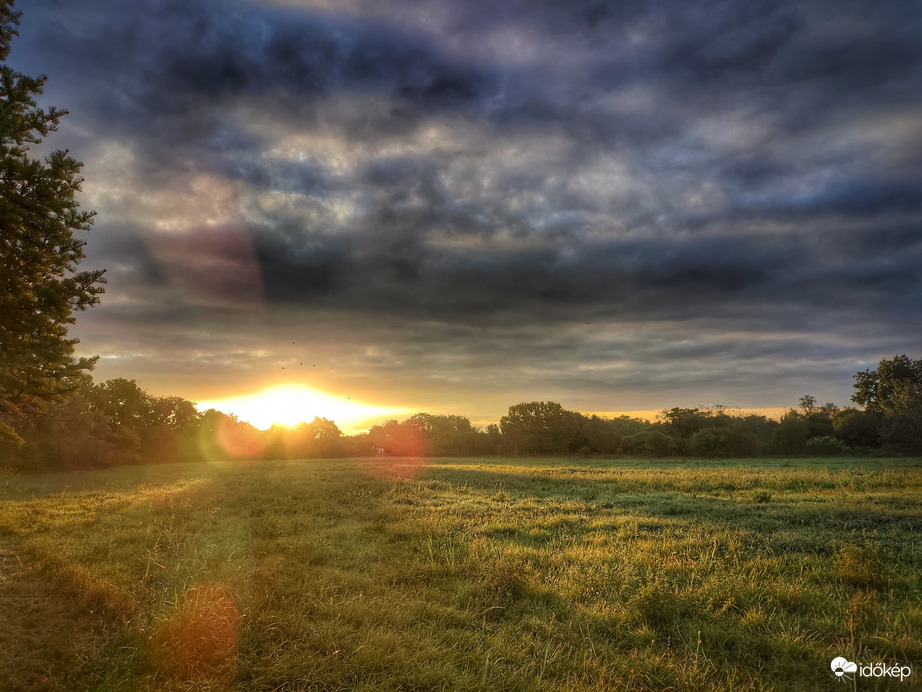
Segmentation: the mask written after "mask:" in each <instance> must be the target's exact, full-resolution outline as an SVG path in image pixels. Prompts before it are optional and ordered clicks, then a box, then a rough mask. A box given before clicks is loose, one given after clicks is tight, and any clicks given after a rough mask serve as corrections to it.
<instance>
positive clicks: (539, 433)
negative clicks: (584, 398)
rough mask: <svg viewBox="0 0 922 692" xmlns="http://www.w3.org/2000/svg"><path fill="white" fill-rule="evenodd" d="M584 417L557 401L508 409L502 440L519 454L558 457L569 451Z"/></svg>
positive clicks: (533, 402)
mask: <svg viewBox="0 0 922 692" xmlns="http://www.w3.org/2000/svg"><path fill="white" fill-rule="evenodd" d="M582 420H584V418H583V416H581V415H579V414H578V413H575V412H573V411H567V410H566V409H565V408H563V407H562V406H561V405H560V404H558V403H557V402H554V401H530V402H527V403H521V404H515V405H514V406H510V407H509V413H508V414H507V415H505V416H503V417H502V418H501V419H500V422H499V425H500V427H501V428H502V431H503V437H505V438H507V439H508V441H509V442H510V443H511V445H512V452H513V454H518V453H520V452H537V453H543V454H546V453H553V454H556V453H559V452H565V451H567V450H568V448H569V446H570V443H571V442H573V440H574V438H575V437H576V434H577V432H579V429H580V427H581V422H582Z"/></svg>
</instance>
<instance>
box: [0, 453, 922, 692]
mask: <svg viewBox="0 0 922 692" xmlns="http://www.w3.org/2000/svg"><path fill="white" fill-rule="evenodd" d="M920 529H922V460H918V459H868V460H860V459H841V458H838V459H813V460H805V459H791V460H783V459H781V460H779V459H761V460H719V461H717V460H714V461H702V460H694V461H686V460H663V461H656V460H654V461H649V460H647V461H639V460H624V459H616V460H598V459H585V460H584V459H550V458H548V459H412V458H372V459H348V460H310V461H280V462H241V461H235V462H218V463H196V464H167V465H156V466H135V467H123V468H117V469H109V470H102V471H91V472H83V473H56V474H36V475H13V474H7V475H5V476H4V477H0V652H3V654H2V655H0V690H20V689H22V690H31V689H52V690H54V689H60V690H74V689H76V690H80V689H88V690H97V689H99V690H139V689H141V690H143V689H150V690H192V689H203V690H204V689H211V690H215V689H218V690H220V689H231V690H538V689H540V690H669V689H674V690H727V691H729V690H734V691H738V690H798V691H802V690H826V689H828V690H837V689H862V690H873V689H899V690H911V689H920V688H922V686H920V680H922V636H920V633H922V580H920V574H922V538H920ZM837 656H844V657H846V658H848V660H850V661H856V662H858V663H876V662H884V663H887V664H894V663H899V664H902V665H909V666H911V667H912V670H913V674H912V677H911V678H909V679H908V680H904V681H902V682H901V681H899V680H893V679H892V678H888V679H874V678H861V679H860V680H857V679H856V680H851V681H850V682H849V684H848V686H847V687H846V686H845V685H843V684H842V681H841V680H839V679H837V678H836V676H835V675H834V674H833V673H832V671H831V669H830V661H831V660H832V659H833V658H835V657H837Z"/></svg>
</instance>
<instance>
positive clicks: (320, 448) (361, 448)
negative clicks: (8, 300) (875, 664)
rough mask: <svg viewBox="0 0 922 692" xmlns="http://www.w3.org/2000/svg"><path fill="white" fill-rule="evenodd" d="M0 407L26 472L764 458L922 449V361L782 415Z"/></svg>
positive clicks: (552, 408) (0, 419)
mask: <svg viewBox="0 0 922 692" xmlns="http://www.w3.org/2000/svg"><path fill="white" fill-rule="evenodd" d="M27 401H28V403H27V404H25V405H20V406H18V407H15V408H12V409H8V410H6V411H5V412H4V413H2V414H0V424H3V425H4V426H6V428H7V429H8V430H10V431H11V432H12V433H13V434H11V435H10V434H8V435H7V436H6V437H5V439H3V440H2V441H0V464H4V465H7V466H15V467H18V468H23V469H33V470H50V469H69V468H95V467H104V466H112V465H117V464H138V463H158V462H173V461H196V460H217V459H300V458H319V457H323V458H335V457H349V456H373V455H382V456H434V457H438V456H509V457H515V456H542V455H557V456H605V457H619V456H622V457H672V456H681V457H707V458H714V457H760V456H766V455H769V456H771V455H775V456H821V457H825V456H838V455H848V454H853V455H919V454H922V359H920V360H913V359H911V358H908V357H907V356H905V355H902V356H894V357H893V358H890V359H886V358H885V359H883V360H881V361H880V363H879V364H878V366H877V368H875V369H874V370H865V371H862V372H858V373H857V374H856V375H855V394H854V395H853V396H852V402H853V403H855V404H857V405H858V406H860V408H859V407H846V408H840V407H838V406H836V405H835V404H833V403H825V404H822V405H820V404H818V402H817V400H816V399H815V397H813V396H810V395H806V396H803V397H801V398H800V400H799V402H798V406H797V407H793V408H790V409H788V410H787V412H786V413H785V414H784V415H782V416H781V417H780V419H773V418H769V417H767V416H764V415H759V414H754V413H745V412H739V411H731V410H729V409H727V408H725V407H722V406H714V407H700V408H679V407H676V408H671V409H667V410H664V411H662V412H661V413H660V414H659V416H658V417H657V419H656V420H654V421H649V420H642V419H639V418H631V417H629V416H620V417H616V418H607V417H603V416H598V415H592V414H590V415H586V414H583V413H579V412H576V411H570V410H568V409H565V408H564V407H563V406H562V405H561V404H559V403H556V402H552V401H531V402H522V403H518V404H515V405H513V406H510V407H509V410H508V412H507V414H506V415H504V416H503V417H502V418H501V419H500V421H499V422H498V423H494V424H490V425H487V426H485V427H476V426H474V425H472V424H471V422H470V420H469V419H468V418H465V417H464V416H457V415H436V414H430V413H418V414H416V415H414V416H411V417H409V418H407V419H405V420H403V421H398V420H389V421H386V422H384V423H381V424H379V425H375V426H373V427H372V428H371V429H370V430H368V431H367V432H364V433H360V434H356V435H345V434H343V432H342V431H341V430H340V429H339V427H338V426H337V425H336V423H335V422H334V421H331V420H328V419H326V418H314V419H313V420H312V421H311V422H305V423H302V424H300V425H297V426H294V427H285V426H274V427H272V428H270V429H269V430H265V431H262V430H257V429H256V428H254V427H253V426H251V425H250V424H249V423H246V422H245V421H240V420H238V419H237V418H236V417H234V416H232V415H228V414H226V413H222V412H220V411H216V410H213V409H211V410H208V411H204V412H199V411H198V410H196V408H195V406H194V404H193V403H192V402H190V401H188V400H186V399H183V398H182V397H178V396H163V397H157V396H152V395H150V394H148V393H146V392H145V391H144V390H142V389H141V388H140V387H139V386H138V384H137V383H136V382H135V381H134V380H126V379H121V378H119V379H113V380H108V381H106V382H103V383H102V384H95V383H93V382H92V381H91V380H90V379H89V378H87V379H86V380H85V381H84V382H83V383H82V384H81V385H80V386H79V387H77V388H76V389H74V390H72V391H70V392H67V393H64V394H58V395H56V396H55V397H52V398H51V399H47V398H42V397H37V396H34V397H30V398H29V399H28V400H27Z"/></svg>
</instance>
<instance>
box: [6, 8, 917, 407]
mask: <svg viewBox="0 0 922 692" xmlns="http://www.w3.org/2000/svg"><path fill="white" fill-rule="evenodd" d="M16 6H17V8H18V9H19V10H21V11H22V12H23V17H22V25H21V30H20V36H19V37H18V38H17V39H15V40H14V42H13V52H12V54H11V56H10V59H9V63H10V64H11V65H12V66H13V67H15V68H16V69H19V70H20V71H22V72H24V73H27V74H32V75H36V74H45V75H47V77H48V83H47V86H46V92H45V101H44V102H45V103H47V104H49V105H51V104H53V105H55V106H58V107H61V108H66V109H68V110H69V112H70V113H69V115H68V116H67V117H65V118H64V119H63V120H62V122H61V128H60V130H59V131H58V132H57V133H54V134H52V135H51V136H49V138H48V140H47V142H46V145H47V146H48V147H50V148H52V149H56V148H67V149H69V150H70V152H71V154H72V155H73V156H75V157H76V158H78V159H80V160H81V161H83V162H84V164H85V166H84V169H83V174H84V176H85V183H84V187H83V193H82V196H81V202H82V205H83V207H84V208H86V209H93V210H95V211H96V212H97V217H96V223H95V226H94V228H93V230H92V231H91V232H90V233H89V234H87V235H86V240H87V246H86V254H87V257H86V259H85V260H84V268H89V267H105V268H106V269H107V277H108V285H107V291H106V294H105V295H104V296H103V299H102V302H101V304H100V305H99V306H97V307H95V308H93V309H91V310H90V311H88V312H86V313H82V314H80V315H79V317H78V323H77V325H76V326H75V327H73V328H72V329H71V334H72V335H74V336H77V337H79V338H80V339H81V344H80V349H81V352H82V353H84V354H98V355H99V356H100V360H99V363H98V365H97V368H96V372H95V374H94V377H95V379H96V380H97V381H101V380H105V379H108V378H112V377H126V378H129V379H135V380H137V382H138V384H139V385H140V386H141V387H143V388H144V389H145V390H147V391H149V392H151V393H153V394H158V395H159V394H178V395H181V396H184V397H186V398H188V399H191V400H194V401H213V400H216V399H222V398H224V397H240V396H243V395H246V394H248V393H251V392H254V391H258V390H260V389H262V388H265V387H269V386H279V387H283V386H287V387H291V386H295V385H304V386H308V387H311V388H314V389H316V390H320V391H323V392H327V393H329V394H333V395H337V396H339V397H342V398H347V399H349V400H352V401H355V402H366V403H369V404H374V405H377V406H379V407H390V409H389V413H391V412H398V411H408V412H410V413H412V412H415V411H428V412H431V413H452V414H458V415H465V416H468V417H469V418H470V419H471V420H472V421H475V422H489V421H496V420H498V419H499V417H500V416H502V415H503V414H504V413H505V411H506V409H507V408H508V406H509V405H511V404H514V403H517V402H520V401H531V400H539V399H540V400H554V401H559V402H560V403H562V404H563V405H564V406H565V407H566V408H570V409H573V410H580V411H587V412H589V411H595V412H621V411H656V410H661V409H664V408H671V407H673V406H708V405H712V404H715V403H719V404H722V405H725V406H729V407H731V408H737V407H738V408H742V409H765V408H772V407H784V406H796V405H797V399H798V398H799V397H800V396H802V395H804V394H808V393H809V394H813V395H815V396H816V397H817V399H818V400H819V401H820V402H824V401H834V402H836V403H838V404H839V405H846V404H848V403H849V401H848V400H849V397H850V396H851V394H852V392H853V388H852V382H853V380H852V377H853V375H854V373H855V372H857V371H859V370H864V369H866V368H873V367H874V366H875V365H876V363H877V362H878V361H879V360H880V359H881V358H884V357H891V356H893V355H895V354H902V353H906V354H907V355H909V356H910V357H916V358H917V357H922V346H920V344H922V4H920V3H919V2H917V0H906V1H904V2H901V1H896V0H861V1H848V0H830V1H828V2H827V1H813V0H808V1H806V2H805V1H803V0H797V1H796V2H794V1H791V0H770V1H759V0H756V1H753V2H730V1H726V0H721V1H715V0H702V1H700V2H687V1H686V0H653V1H649V2H639V1H632V0H626V1H624V2H617V3H616V2H601V1H598V0H531V1H525V0H507V1H505V2H494V1H493V0H489V1H488V0H402V1H397V0H277V1H275V2H271V1H268V0H264V1H252V2H242V1H237V0H133V1H132V2H130V3H129V2H116V1H115V0H83V1H82V2H80V3H73V2H64V1H63V0H19V1H18V2H17V4H16ZM382 410H383V409H382Z"/></svg>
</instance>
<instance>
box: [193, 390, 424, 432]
mask: <svg viewBox="0 0 922 692" xmlns="http://www.w3.org/2000/svg"><path fill="white" fill-rule="evenodd" d="M196 408H197V409H198V410H199V411H207V410H208V409H210V408H213V409H215V410H218V411H222V412H224V413H228V414H233V415H235V416H237V418H238V419H240V420H242V421H246V422H248V423H249V424H250V425H252V426H253V427H255V428H258V429H260V430H268V429H269V428H271V427H272V426H273V425H285V426H295V425H298V424H299V423H310V422H311V421H312V420H313V419H314V418H318V417H319V418H327V419H329V420H332V421H333V422H334V423H336V425H337V426H338V427H339V428H340V430H342V431H343V432H344V433H346V434H350V433H354V432H358V431H360V430H365V429H367V427H368V426H369V425H370V424H373V423H375V422H378V421H379V420H382V419H384V418H386V417H388V416H397V415H400V414H406V413H407V412H408V411H409V409H406V408H402V407H398V406H379V405H375V404H368V403H364V402H361V401H352V400H351V399H349V398H343V397H340V396H336V395H334V394H328V393H327V392H323V391H320V390H319V389H312V388H311V387H305V386H304V385H294V384H288V385H279V386H276V387H270V388H269V389H264V390H262V391H259V392H255V393H253V394H247V395H244V396H237V397H228V398H224V399H215V400H212V401H201V402H198V403H197V404H196Z"/></svg>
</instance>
